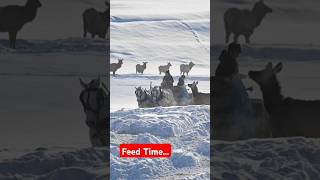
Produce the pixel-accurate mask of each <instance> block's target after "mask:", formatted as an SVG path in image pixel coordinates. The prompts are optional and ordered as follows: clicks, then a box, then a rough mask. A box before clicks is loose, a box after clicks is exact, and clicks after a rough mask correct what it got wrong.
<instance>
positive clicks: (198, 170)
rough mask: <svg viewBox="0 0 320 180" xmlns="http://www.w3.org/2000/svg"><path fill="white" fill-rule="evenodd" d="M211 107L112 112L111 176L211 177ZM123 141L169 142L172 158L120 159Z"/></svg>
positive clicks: (139, 177) (147, 177) (114, 177)
mask: <svg viewBox="0 0 320 180" xmlns="http://www.w3.org/2000/svg"><path fill="white" fill-rule="evenodd" d="M209 137H210V118H209V106H186V107H167V108H162V107H157V108H148V109H133V110H126V111H115V112H113V113H111V150H110V156H111V162H110V165H111V166H110V172H111V176H110V177H111V179H119V178H120V179H158V178H159V179H161V178H163V179H165V178H170V177H171V178H175V179H209V161H210V153H209V152H210V142H209V141H210V139H209ZM121 143H127V144H130V143H138V144H145V143H149V144H150V143H170V144H171V145H172V156H171V157H170V158H168V159H167V158H165V159H158V158H150V159H146V158H142V159H136V158H134V159H133V158H131V159H130V158H119V144H121Z"/></svg>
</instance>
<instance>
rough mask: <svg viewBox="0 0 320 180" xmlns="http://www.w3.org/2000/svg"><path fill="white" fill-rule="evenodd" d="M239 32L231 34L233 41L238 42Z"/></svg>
mask: <svg viewBox="0 0 320 180" xmlns="http://www.w3.org/2000/svg"><path fill="white" fill-rule="evenodd" d="M238 38H239V34H234V36H233V42H234V43H238Z"/></svg>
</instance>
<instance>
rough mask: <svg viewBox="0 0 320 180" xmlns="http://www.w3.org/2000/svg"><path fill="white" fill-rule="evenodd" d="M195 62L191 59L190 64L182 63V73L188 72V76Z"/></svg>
mask: <svg viewBox="0 0 320 180" xmlns="http://www.w3.org/2000/svg"><path fill="white" fill-rule="evenodd" d="M194 65H195V64H194V63H193V62H192V61H191V62H190V63H189V64H181V65H180V75H181V74H183V75H184V73H187V76H188V75H189V72H190V70H191V69H192V67H193V66H194Z"/></svg>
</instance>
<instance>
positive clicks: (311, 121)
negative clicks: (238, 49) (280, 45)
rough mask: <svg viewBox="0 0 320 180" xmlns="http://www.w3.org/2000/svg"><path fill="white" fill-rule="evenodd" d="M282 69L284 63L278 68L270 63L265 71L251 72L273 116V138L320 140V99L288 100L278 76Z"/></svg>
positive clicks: (271, 120) (271, 122)
mask: <svg viewBox="0 0 320 180" xmlns="http://www.w3.org/2000/svg"><path fill="white" fill-rule="evenodd" d="M282 67H283V65H282V63H278V64H277V65H276V66H274V67H273V65H272V63H268V64H267V65H266V67H265V68H264V69H263V70H260V71H250V72H249V73H248V74H249V77H250V78H251V79H252V80H253V81H255V82H256V83H257V84H258V85H259V87H260V89H261V91H262V95H263V100H264V105H265V107H266V110H267V112H268V113H269V115H270V119H269V121H270V125H271V132H272V136H273V137H292V136H304V137H320V121H319V117H320V100H313V101H311V100H310V101H309V100H298V99H293V98H290V97H284V96H283V95H282V94H281V87H280V84H279V81H278V78H277V76H276V75H277V74H278V73H279V72H280V71H281V70H282Z"/></svg>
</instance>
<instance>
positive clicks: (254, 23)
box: [224, 0, 272, 43]
mask: <svg viewBox="0 0 320 180" xmlns="http://www.w3.org/2000/svg"><path fill="white" fill-rule="evenodd" d="M271 12H272V9H271V8H269V7H268V6H266V5H265V4H264V2H263V0H260V1H258V2H256V3H255V5H254V7H253V9H252V10H251V11H250V10H246V9H245V10H240V9H237V8H231V9H228V10H227V11H226V12H225V13H224V26H225V31H226V43H228V41H229V37H230V34H231V33H233V34H234V39H233V41H234V42H238V38H239V36H240V35H244V36H245V38H246V43H250V36H251V35H252V34H253V31H254V29H255V28H256V27H258V26H259V25H260V24H261V21H262V19H263V18H264V17H265V15H266V14H267V13H271Z"/></svg>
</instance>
